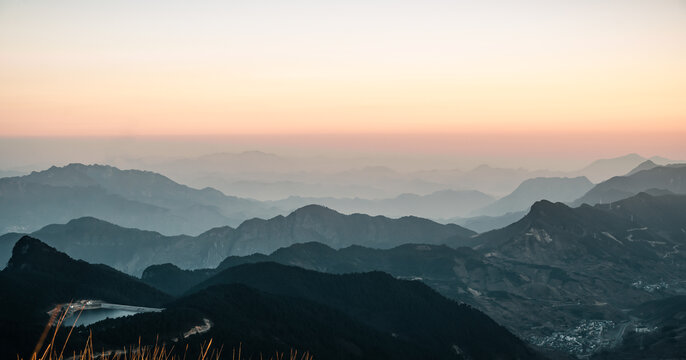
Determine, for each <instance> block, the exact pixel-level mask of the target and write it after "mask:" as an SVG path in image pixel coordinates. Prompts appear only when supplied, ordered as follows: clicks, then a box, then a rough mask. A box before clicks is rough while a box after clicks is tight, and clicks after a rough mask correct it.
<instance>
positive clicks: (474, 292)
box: [142, 193, 686, 355]
mask: <svg viewBox="0 0 686 360" xmlns="http://www.w3.org/2000/svg"><path fill="white" fill-rule="evenodd" d="M685 224H686V196H680V195H663V196H652V195H649V194H645V193H641V194H638V195H636V196H634V197H632V198H629V199H625V200H622V201H619V202H617V203H615V204H613V206H612V207H610V206H609V205H597V206H595V207H591V206H588V205H584V206H581V207H578V208H571V207H569V206H567V205H564V204H562V203H551V202H549V201H539V202H537V203H535V204H534V205H533V206H532V207H531V210H530V211H529V213H528V214H527V215H526V216H524V218H522V219H521V220H519V221H517V222H515V223H514V224H512V225H510V226H507V227H505V228H503V229H500V230H495V231H491V232H487V233H484V234H480V235H478V236H476V237H474V238H473V241H474V243H475V244H476V245H475V246H474V249H476V250H474V249H470V248H457V249H455V248H450V247H446V246H437V245H425V244H405V245H401V246H398V247H395V248H392V249H384V250H381V249H370V248H366V247H362V246H350V247H346V248H341V249H338V250H336V249H332V248H330V247H328V246H326V245H324V244H321V243H306V244H295V245H291V246H289V247H286V248H282V249H279V250H277V251H275V252H273V253H271V254H270V255H263V254H254V255H250V256H231V257H228V258H227V259H226V260H225V261H223V262H222V263H221V264H220V265H219V266H218V267H216V268H213V269H202V270H194V271H189V270H182V269H180V268H178V267H176V266H174V265H172V264H163V265H156V266H152V267H149V268H148V269H146V270H145V271H144V273H143V277H142V280H143V281H145V282H146V283H148V284H150V285H152V286H154V287H157V288H159V289H161V290H164V291H166V292H169V293H173V294H182V293H184V292H186V291H188V289H191V288H193V287H195V286H198V284H201V283H202V282H204V281H207V280H208V279H210V278H212V277H213V276H216V274H218V273H220V272H221V271H223V270H224V269H227V268H230V267H233V266H237V265H241V264H245V263H256V262H264V261H275V262H278V263H282V264H287V265H295V266H299V267H304V268H307V269H313V270H317V271H324V272H330V273H354V272H361V271H371V270H381V271H385V272H388V273H390V274H392V275H393V276H396V277H399V278H405V279H416V280H421V281H422V282H424V283H426V284H427V285H429V286H431V287H432V288H434V289H435V290H437V291H438V292H440V293H441V294H443V295H445V296H447V297H449V298H453V299H456V300H458V301H461V302H465V303H468V304H470V305H472V306H474V307H476V308H478V309H480V310H482V311H484V312H485V313H487V314H488V315H489V316H491V317H493V318H494V319H496V320H497V321H498V322H499V323H502V324H504V325H506V326H508V327H509V328H510V329H511V330H513V331H514V332H515V333H517V334H518V335H520V336H522V337H524V338H527V339H530V338H531V339H538V340H537V341H539V340H540V339H547V337H551V338H554V336H556V335H554V333H555V332H556V331H560V330H561V329H573V328H574V327H576V326H579V324H583V323H584V321H587V320H588V319H599V320H608V321H613V322H615V323H622V324H632V321H633V320H631V318H630V317H629V316H628V315H627V314H626V312H624V311H623V309H631V308H634V307H636V306H638V305H640V304H642V303H644V302H646V301H651V300H656V299H661V298H665V297H668V296H673V295H675V294H679V293H680V292H682V291H686V287H685V286H686V284H684V283H683V280H682V279H683V278H684V276H685V275H686V273H685V270H684V269H686V267H685V266H684V265H686V254H685V253H684V252H683V251H682V250H683V247H684V246H686V232H684V230H683V229H684V226H685ZM553 324H554V325H553ZM632 326H634V325H632ZM551 341H552V340H551ZM575 341H577V340H576V339H575V338H573V337H569V341H568V342H567V343H564V342H563V343H562V344H559V343H555V344H557V346H559V348H556V349H558V350H563V351H565V352H572V353H575V354H577V355H584V354H586V355H588V353H587V352H583V351H589V350H588V348H586V350H583V349H582V348H578V347H577V345H575ZM541 342H545V341H541ZM596 345H597V344H596ZM596 345H593V346H596ZM577 351H581V352H577Z"/></svg>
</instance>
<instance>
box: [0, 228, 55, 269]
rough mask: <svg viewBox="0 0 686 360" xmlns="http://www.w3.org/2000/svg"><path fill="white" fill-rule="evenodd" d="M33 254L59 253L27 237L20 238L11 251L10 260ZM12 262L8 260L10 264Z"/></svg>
mask: <svg viewBox="0 0 686 360" xmlns="http://www.w3.org/2000/svg"><path fill="white" fill-rule="evenodd" d="M34 253H54V254H57V253H59V252H58V251H57V249H55V248H54V247H52V246H50V245H48V244H46V243H44V242H42V241H40V240H38V239H35V238H32V237H30V236H28V235H25V236H22V238H21V239H19V241H17V243H16V244H14V248H13V249H12V259H15V258H16V257H25V256H30V255H32V254H34ZM11 261H12V260H10V262H11Z"/></svg>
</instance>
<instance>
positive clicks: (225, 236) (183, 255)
mask: <svg viewBox="0 0 686 360" xmlns="http://www.w3.org/2000/svg"><path fill="white" fill-rule="evenodd" d="M21 235H22V234H18V233H14V234H7V235H4V236H2V237H0V250H3V249H4V251H5V253H0V261H4V260H5V259H7V258H9V254H8V250H9V249H10V247H11V246H12V244H13V241H16V239H18V238H19V237H21ZM473 235H475V233H474V232H473V231H471V230H468V229H465V228H463V227H460V226H458V225H454V224H448V225H442V224H438V223H436V222H433V221H430V220H426V219H422V218H417V217H403V218H400V219H390V218H386V217H383V216H375V217H372V216H369V215H363V214H354V215H343V214H340V213H338V212H336V211H333V210H331V209H328V208H325V207H322V206H318V205H310V206H306V207H303V208H300V209H298V210H296V211H294V212H292V213H291V214H290V215H288V216H286V217H284V216H277V217H274V218H272V219H269V220H262V219H252V220H248V221H245V222H243V223H242V224H241V225H240V226H238V227H237V228H235V229H234V228H231V227H228V226H225V227H219V228H214V229H211V230H209V231H206V232H204V233H202V234H200V235H198V236H196V237H191V236H187V235H178V236H164V235H162V234H160V233H157V232H153V231H144V230H138V229H132V228H124V227H120V226H117V225H113V224H111V223H108V222H105V221H102V220H98V219H95V218H91V217H86V218H80V219H76V220H72V221H70V222H68V223H66V224H63V225H49V226H46V227H44V228H42V229H40V230H38V231H36V232H33V233H32V236H35V237H39V238H41V239H43V240H44V241H45V242H46V243H48V244H50V245H52V246H55V247H56V248H57V249H59V250H60V251H64V252H67V253H69V254H70V255H72V256H74V257H76V258H79V259H83V260H87V261H89V262H96V263H104V264H108V265H110V266H113V267H115V268H117V269H119V270H121V271H125V272H127V273H129V274H134V275H140V274H141V273H142V271H143V270H144V269H145V268H146V267H147V266H150V265H153V264H159V263H166V262H171V263H174V264H177V265H179V266H182V267H184V268H188V269H194V268H204V267H214V266H217V265H218V264H219V262H220V261H222V260H223V259H224V258H226V257H227V256H230V255H250V254H252V253H256V252H261V253H270V252H272V251H274V250H276V249H278V248H280V247H284V246H289V245H292V244H294V243H299V242H308V241H319V242H322V243H324V244H327V245H329V246H332V247H334V248H341V247H346V246H350V245H353V244H364V245H365V246H370V247H375V248H390V247H394V246H397V245H400V244H404V243H411V242H420V243H427V244H448V245H450V246H464V245H468V244H470V243H471V237H472V236H473ZM132 254H134V256H132Z"/></svg>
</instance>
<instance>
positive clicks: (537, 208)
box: [529, 200, 571, 217]
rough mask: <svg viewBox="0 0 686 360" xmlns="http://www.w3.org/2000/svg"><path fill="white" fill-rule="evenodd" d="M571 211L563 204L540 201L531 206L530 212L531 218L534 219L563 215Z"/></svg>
mask: <svg viewBox="0 0 686 360" xmlns="http://www.w3.org/2000/svg"><path fill="white" fill-rule="evenodd" d="M568 211H571V208H570V207H569V206H567V205H565V204H563V203H561V202H556V203H554V202H551V201H548V200H539V201H536V202H535V203H534V204H533V205H531V210H530V211H529V216H534V217H544V216H545V217H547V216H555V215H562V213H564V212H568Z"/></svg>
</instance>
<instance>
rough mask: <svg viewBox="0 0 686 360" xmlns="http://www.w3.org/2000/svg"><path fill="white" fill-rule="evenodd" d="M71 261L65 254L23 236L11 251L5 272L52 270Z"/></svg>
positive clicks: (34, 239)
mask: <svg viewBox="0 0 686 360" xmlns="http://www.w3.org/2000/svg"><path fill="white" fill-rule="evenodd" d="M69 260H71V259H70V258H69V256H67V254H65V253H62V252H59V251H58V250H57V249H55V248H54V247H52V246H50V245H48V244H46V243H44V242H42V241H40V240H38V239H36V238H33V237H31V236H28V235H26V236H23V237H22V238H21V239H19V241H17V243H16V244H14V248H13V249H12V257H11V258H10V260H9V261H8V262H7V270H10V271H12V270H29V269H44V268H45V269H48V268H54V266H55V265H57V264H62V263H64V262H67V261H69Z"/></svg>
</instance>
